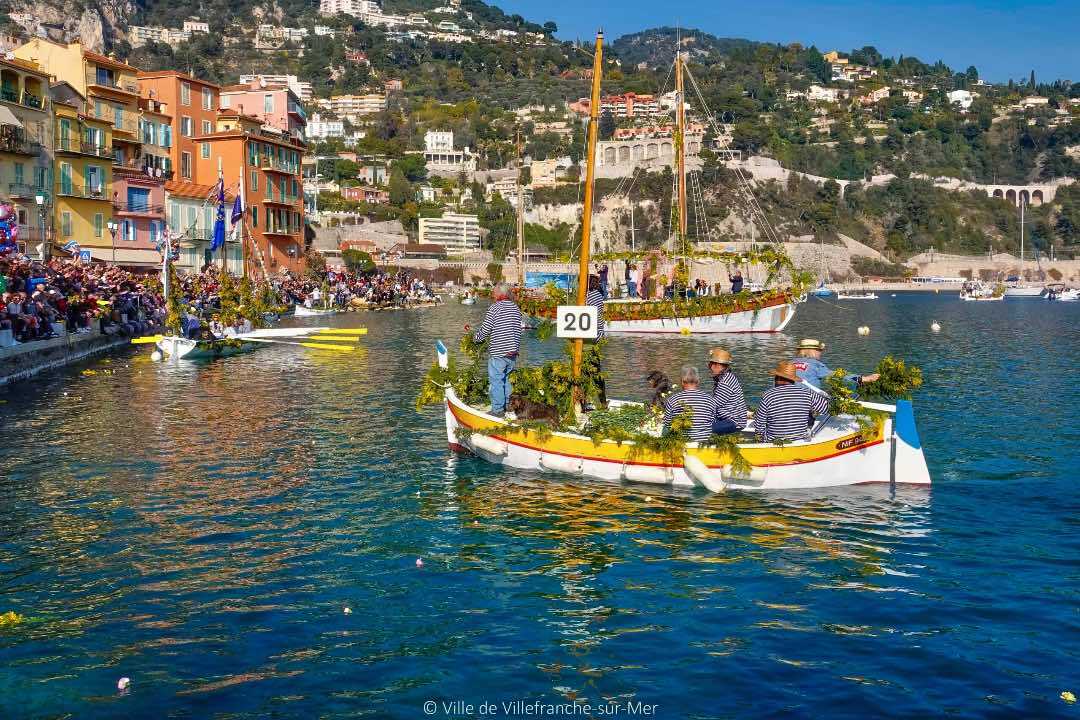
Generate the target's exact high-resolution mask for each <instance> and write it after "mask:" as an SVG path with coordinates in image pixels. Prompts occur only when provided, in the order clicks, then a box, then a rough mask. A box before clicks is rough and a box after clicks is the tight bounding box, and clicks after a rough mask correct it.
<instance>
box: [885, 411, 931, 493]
mask: <svg viewBox="0 0 1080 720" xmlns="http://www.w3.org/2000/svg"><path fill="white" fill-rule="evenodd" d="M893 447H894V454H893V479H894V481H895V482H898V483H904V484H915V485H929V484H930V470H929V468H927V466H926V456H925V455H924V454H923V447H922V441H921V440H920V439H919V431H918V429H917V428H916V427H915V409H914V407H913V406H912V404H911V401H910V400H899V401H897V403H896V415H895V416H894V418H893Z"/></svg>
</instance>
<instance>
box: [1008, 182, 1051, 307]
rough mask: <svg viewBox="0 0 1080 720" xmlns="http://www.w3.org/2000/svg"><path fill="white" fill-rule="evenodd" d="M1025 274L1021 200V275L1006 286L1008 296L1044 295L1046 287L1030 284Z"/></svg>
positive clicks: (1032, 296) (1021, 206)
mask: <svg viewBox="0 0 1080 720" xmlns="http://www.w3.org/2000/svg"><path fill="white" fill-rule="evenodd" d="M1023 275H1024V201H1023V200H1021V201H1020V277H1019V278H1018V279H1017V280H1016V282H1011V283H1008V284H1007V285H1006V286H1005V297H1007V298H1037V297H1042V294H1043V292H1044V288H1041V287H1039V286H1038V285H1029V284H1027V283H1025V282H1024V280H1023Z"/></svg>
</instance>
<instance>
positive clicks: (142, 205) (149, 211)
mask: <svg viewBox="0 0 1080 720" xmlns="http://www.w3.org/2000/svg"><path fill="white" fill-rule="evenodd" d="M112 206H113V212H114V213H120V214H122V215H164V214H165V206H164V205H154V204H153V203H147V202H133V203H132V202H124V201H123V200H113V201H112Z"/></svg>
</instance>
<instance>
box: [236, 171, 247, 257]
mask: <svg viewBox="0 0 1080 720" xmlns="http://www.w3.org/2000/svg"><path fill="white" fill-rule="evenodd" d="M244 173H245V169H241V170H240V189H239V191H238V192H239V193H240V262H241V264H242V265H243V268H244V277H248V266H247V244H246V243H245V242H244V227H245V224H246V223H245V221H246V220H247V217H246V215H247V196H246V194H245V193H244V185H246V184H247V183H246V182H245V180H246V178H245V177H244Z"/></svg>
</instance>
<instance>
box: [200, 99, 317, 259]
mask: <svg viewBox="0 0 1080 720" xmlns="http://www.w3.org/2000/svg"><path fill="white" fill-rule="evenodd" d="M195 141H196V142H198V143H199V144H200V152H199V153H198V157H196V159H195V177H196V181H197V182H199V183H200V184H212V183H213V179H216V177H217V175H218V173H219V172H221V173H223V176H224V179H225V187H226V189H231V188H236V187H238V186H239V183H240V182H241V181H243V182H244V183H245V186H244V199H245V203H246V206H247V207H246V210H247V216H248V217H247V220H248V222H247V225H248V229H249V231H250V234H251V237H252V240H253V242H254V243H255V244H256V246H257V247H258V254H259V256H261V258H262V262H263V263H265V269H266V271H267V272H269V273H274V272H277V271H278V270H280V269H281V268H285V269H288V270H292V271H294V272H299V271H301V270H302V269H303V258H304V251H305V250H306V244H305V238H304V194H303V190H302V178H301V175H300V171H301V157H302V155H303V153H304V145H303V143H301V142H300V141H299V140H297V139H296V138H295V137H294V136H293V135H292V134H291V133H287V132H282V131H280V130H275V129H271V128H269V127H266V126H265V124H264V123H263V121H262V119H261V118H258V117H253V116H250V115H245V114H243V113H241V112H239V111H238V110H236V109H228V110H225V109H223V110H221V112H220V113H219V115H218V118H217V122H216V124H215V126H214V129H213V131H212V132H210V133H208V134H204V135H200V136H198V137H196V138H195ZM206 179H211V180H210V182H207V181H206ZM255 260H256V261H258V258H256V259H255ZM248 268H249V270H250V269H251V265H250V263H249V265H248Z"/></svg>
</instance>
